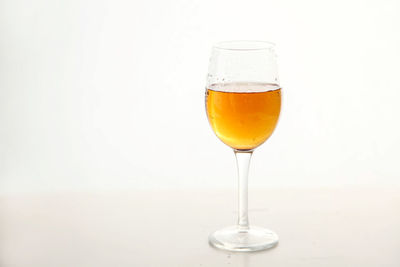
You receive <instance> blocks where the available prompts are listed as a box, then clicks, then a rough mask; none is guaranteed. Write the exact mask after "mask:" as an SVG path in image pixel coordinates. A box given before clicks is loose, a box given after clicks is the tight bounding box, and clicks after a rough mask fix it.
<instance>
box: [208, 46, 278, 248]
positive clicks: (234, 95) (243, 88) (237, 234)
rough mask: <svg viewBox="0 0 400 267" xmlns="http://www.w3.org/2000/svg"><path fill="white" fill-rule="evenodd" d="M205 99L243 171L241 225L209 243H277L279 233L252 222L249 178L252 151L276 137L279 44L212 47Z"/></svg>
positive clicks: (241, 245) (212, 237)
mask: <svg viewBox="0 0 400 267" xmlns="http://www.w3.org/2000/svg"><path fill="white" fill-rule="evenodd" d="M205 100H206V110H207V117H208V120H209V123H210V125H211V128H212V129H213V131H214V133H215V134H216V135H217V137H218V138H219V139H220V140H221V141H222V142H223V143H225V144H226V145H228V146H229V147H231V148H233V151H234V153H235V156H236V163H237V170H238V176H239V218H238V222H237V225H236V226H231V227H227V228H224V229H221V230H218V231H215V232H214V233H212V234H211V235H210V236H209V243H210V244H211V245H212V246H214V247H216V248H220V249H224V250H229V251H258V250H264V249H267V248H272V247H274V246H276V245H277V244H278V236H277V235H276V234H275V233H274V232H272V231H270V230H268V229H264V228H261V227H256V226H250V225H249V219H248V212H247V204H248V196H247V193H248V189H247V187H248V186H247V183H248V182H247V179H248V171H249V165H250V159H251V156H252V154H253V151H254V149H255V148H257V147H258V146H260V145H261V144H262V143H264V142H265V141H266V140H267V139H268V138H269V137H270V136H271V134H272V132H273V131H274V129H275V126H276V124H277V122H278V118H279V113H280V109H281V88H280V86H279V79H278V73H277V63H276V55H275V51H274V44H273V43H270V42H263V41H228V42H221V43H218V44H216V45H215V46H213V48H212V53H211V58H210V63H209V68H208V76H207V86H206V98H205Z"/></svg>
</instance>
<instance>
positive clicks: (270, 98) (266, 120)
mask: <svg viewBox="0 0 400 267" xmlns="http://www.w3.org/2000/svg"><path fill="white" fill-rule="evenodd" d="M206 109H207V116H208V120H209V122H210V125H211V128H212V129H213V130H214V132H215V134H216V135H217V136H218V138H219V139H221V141H222V142H224V143H225V144H227V145H228V146H230V147H232V148H234V149H238V150H251V149H254V148H256V147H258V146H259V145H261V144H262V143H264V142H265V141H266V140H267V139H268V138H269V137H270V136H271V134H272V132H273V131H274V129H275V126H276V124H277V122H278V118H279V113H280V110H281V89H280V87H279V86H278V85H276V84H267V83H225V84H213V85H212V86H210V87H209V88H207V90H206Z"/></svg>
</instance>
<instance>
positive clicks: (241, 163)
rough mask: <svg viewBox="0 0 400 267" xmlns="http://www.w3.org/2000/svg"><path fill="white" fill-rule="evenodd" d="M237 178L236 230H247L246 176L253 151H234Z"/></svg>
mask: <svg viewBox="0 0 400 267" xmlns="http://www.w3.org/2000/svg"><path fill="white" fill-rule="evenodd" d="M234 152H235V157H236V164H237V170H238V178H239V218H238V228H239V229H240V230H248V229H249V217H248V211H247V209H248V176H249V166H250V159H251V155H253V151H252V150H250V151H239V150H234Z"/></svg>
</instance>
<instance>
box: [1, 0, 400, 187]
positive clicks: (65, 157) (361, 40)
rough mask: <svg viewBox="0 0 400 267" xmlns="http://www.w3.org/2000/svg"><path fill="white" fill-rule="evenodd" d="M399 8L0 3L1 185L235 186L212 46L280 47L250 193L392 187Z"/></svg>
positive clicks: (392, 4)
mask: <svg viewBox="0 0 400 267" xmlns="http://www.w3.org/2000/svg"><path fill="white" fill-rule="evenodd" d="M399 11H400V2H399V1H396V0H392V1H390V0H380V1H348V0H346V1H316V0H315V1H310V0H305V1H288V0H283V1H228V0H225V1H200V0H189V1H188V0H185V1H183V0H182V1H119V0H118V1H116V0H113V1H111V0H110V1H94V0H92V1H90V0H86V1H78V0H76V1H54V0H36V1H31V0H1V1H0V192H1V193H13V192H42V191H71V190H72V191H82V190H114V189H118V190H119V189H132V188H135V189H166V188H169V189H172V188H173V189H184V188H220V187H227V188H233V187H234V185H235V184H236V177H235V175H236V173H235V165H234V164H235V163H234V157H233V153H232V152H231V150H230V149H229V148H228V147H226V146H225V145H224V144H222V143H221V142H220V141H219V140H218V139H217V138H216V137H215V136H214V134H213V132H212V131H211V128H210V127H209V125H208V122H207V119H206V116H205V110H204V85H205V76H206V73H207V64H208V57H209V53H210V47H211V45H212V44H213V43H215V42H218V41H221V40H236V39H256V40H269V41H273V42H275V43H276V44H277V48H278V51H277V52H278V56H279V58H278V60H279V61H278V63H279V70H280V78H281V82H282V86H283V90H284V102H283V110H282V116H281V119H280V122H279V125H278V127H277V129H276V131H275V133H274V135H273V136H272V137H271V139H270V140H268V141H267V143H265V144H264V145H263V146H261V147H260V148H259V149H257V151H256V152H255V154H254V158H253V161H252V168H251V173H250V186H252V187H286V186H299V187H309V186H347V185H365V186H380V185H397V186H398V185H400V179H398V178H399V176H400V168H399V166H398V164H399V150H400V141H399V136H400V126H399V115H400V105H399V104H398V102H399V97H400V92H399V89H400V82H399V80H398V78H399V76H400V52H399V48H400V17H399Z"/></svg>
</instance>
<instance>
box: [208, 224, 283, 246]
mask: <svg viewBox="0 0 400 267" xmlns="http://www.w3.org/2000/svg"><path fill="white" fill-rule="evenodd" d="M278 240H279V238H278V235H277V234H275V233H274V232H272V231H270V230H268V229H264V228H261V227H256V226H251V227H250V229H247V230H242V229H240V228H238V226H230V227H227V228H224V229H221V230H218V231H215V232H214V233H212V234H211V235H210V236H209V237H208V242H209V243H210V245H211V246H213V247H216V248H219V249H223V250H229V251H260V250H264V249H269V248H273V247H275V246H276V245H277V244H278Z"/></svg>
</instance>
